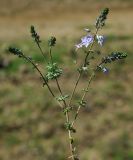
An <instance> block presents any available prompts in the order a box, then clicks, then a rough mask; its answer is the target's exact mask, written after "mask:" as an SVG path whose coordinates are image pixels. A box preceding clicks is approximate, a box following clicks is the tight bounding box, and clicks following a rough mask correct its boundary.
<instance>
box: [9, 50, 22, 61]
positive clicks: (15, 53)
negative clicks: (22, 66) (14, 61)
mask: <svg viewBox="0 0 133 160" xmlns="http://www.w3.org/2000/svg"><path fill="white" fill-rule="evenodd" d="M8 51H9V52H10V53H12V54H14V55H17V56H18V57H20V58H21V57H22V56H23V53H22V51H21V50H20V49H18V48H15V47H9V48H8Z"/></svg>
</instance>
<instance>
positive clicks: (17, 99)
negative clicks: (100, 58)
mask: <svg viewBox="0 0 133 160" xmlns="http://www.w3.org/2000/svg"><path fill="white" fill-rule="evenodd" d="M105 7H109V8H110V13H109V16H108V20H107V22H106V26H105V27H104V28H103V30H101V31H100V33H99V34H101V35H105V36H107V41H106V43H105V46H104V48H102V52H103V53H105V54H108V53H110V52H111V51H124V52H127V53H128V58H127V59H126V60H125V61H120V62H118V63H115V64H113V65H111V66H110V72H109V74H108V75H104V74H103V73H98V75H97V77H96V79H95V81H94V82H93V83H92V85H91V89H90V92H89V94H88V96H87V102H88V103H87V107H86V108H85V109H83V110H82V112H81V118H80V119H78V121H77V123H76V127H77V133H76V135H75V136H76V145H77V151H79V153H80V158H81V159H82V160H133V134H132V133H133V124H132V122H133V84H132V81H133V71H132V63H133V54H132V53H133V20H132V19H133V0H23V1H20V0H0V160H31V159H32V160H55V159H56V160H64V159H67V155H69V145H68V141H67V138H68V137H67V133H66V130H65V129H64V119H63V118H64V115H63V114H61V113H60V112H59V111H60V109H59V108H58V105H57V104H56V103H55V101H52V100H51V96H50V94H49V93H48V91H47V89H46V87H42V84H41V80H40V78H39V77H38V74H37V73H36V72H34V70H33V68H32V67H31V66H30V65H29V64H27V63H26V62H23V60H21V59H18V58H17V57H14V56H12V55H10V54H9V53H8V52H7V48H8V47H9V46H17V47H19V48H21V49H22V50H23V51H24V52H25V54H27V55H30V56H32V57H33V59H35V61H36V62H40V66H41V69H45V67H44V66H45V63H44V61H43V59H42V57H41V54H40V53H39V50H38V48H37V47H36V45H35V44H34V42H33V40H32V38H31V36H30V26H31V25H34V26H35V27H36V30H37V31H38V33H39V34H40V36H41V39H42V40H43V41H42V47H43V50H44V52H45V53H46V56H47V51H48V47H47V40H48V38H49V37H50V36H55V37H56V38H57V45H56V46H55V48H54V51H53V57H54V59H55V61H57V62H59V63H60V66H61V67H63V69H64V72H65V74H63V76H62V77H61V78H60V79H59V81H60V84H61V86H62V88H63V90H64V92H65V93H68V94H69V92H70V91H71V88H72V87H73V83H74V80H75V79H76V78H77V75H76V67H77V66H76V65H75V64H74V63H73V61H74V60H75V58H78V59H81V58H82V57H83V56H84V55H83V53H82V52H80V51H78V54H76V55H75V54H74V53H75V50H74V45H75V44H76V43H77V42H79V39H80V38H81V37H82V36H83V35H85V34H86V33H85V32H84V28H86V27H88V28H90V29H91V30H92V31H94V29H95V28H94V24H95V20H96V17H97V16H98V15H99V13H100V11H101V9H103V8H105ZM67 66H69V67H71V69H70V68H68V67H67ZM72 70H74V71H75V74H74V73H73V71H72ZM87 78H88V77H87V76H84V77H83V78H82V80H81V82H80V85H79V88H78V92H77V93H76V95H75V99H78V98H79V92H80V90H81V87H83V86H84V85H85V81H86V80H87ZM64 84H66V85H64ZM50 85H51V86H53V89H54V91H55V93H57V95H58V94H59V93H58V90H57V88H56V86H55V84H54V83H53V82H52V83H51V84H50Z"/></svg>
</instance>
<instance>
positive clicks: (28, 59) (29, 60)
mask: <svg viewBox="0 0 133 160" xmlns="http://www.w3.org/2000/svg"><path fill="white" fill-rule="evenodd" d="M23 58H24V59H26V60H27V61H28V62H30V63H31V64H32V65H33V66H34V68H35V69H36V70H37V71H38V73H39V74H40V76H41V77H42V79H43V81H44V83H45V84H46V86H47V88H48V90H49V92H50V93H51V95H52V96H53V98H54V99H55V100H56V98H55V95H54V93H53V91H52V90H51V88H50V86H49V84H48V83H47V81H46V79H45V77H44V76H43V74H42V73H41V71H40V69H39V68H38V67H37V66H36V64H35V63H34V62H33V61H32V60H31V59H30V58H28V57H26V56H25V55H24V54H23ZM56 101H57V100H56ZM57 102H58V104H59V106H60V107H61V108H63V106H62V105H61V103H60V102H59V101H57Z"/></svg>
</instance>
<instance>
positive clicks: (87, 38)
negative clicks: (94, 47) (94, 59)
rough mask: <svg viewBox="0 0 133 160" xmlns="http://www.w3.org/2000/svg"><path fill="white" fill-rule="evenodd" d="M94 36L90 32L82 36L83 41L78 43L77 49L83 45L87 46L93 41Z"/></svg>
mask: <svg viewBox="0 0 133 160" xmlns="http://www.w3.org/2000/svg"><path fill="white" fill-rule="evenodd" d="M93 40H94V37H93V36H92V35H90V34H88V35H87V36H85V37H83V38H81V43H79V44H76V45H75V46H76V49H78V48H81V47H83V46H85V47H86V48H87V47H88V46H89V45H90V44H91V43H92V42H93Z"/></svg>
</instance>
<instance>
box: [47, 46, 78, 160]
mask: <svg viewBox="0 0 133 160" xmlns="http://www.w3.org/2000/svg"><path fill="white" fill-rule="evenodd" d="M49 55H50V59H51V63H53V62H54V61H53V57H52V47H50V49H49ZM55 81H56V85H57V88H58V90H59V92H60V94H61V96H63V92H62V90H61V87H60V84H59V81H58V79H57V78H55ZM63 103H64V107H63V108H67V104H66V101H65V100H63ZM65 116H66V122H67V123H70V117H69V113H68V111H66V113H65ZM68 138H69V146H70V151H71V158H72V160H74V159H75V158H74V146H73V144H72V142H71V140H72V135H71V130H70V129H69V130H68Z"/></svg>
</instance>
